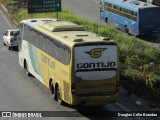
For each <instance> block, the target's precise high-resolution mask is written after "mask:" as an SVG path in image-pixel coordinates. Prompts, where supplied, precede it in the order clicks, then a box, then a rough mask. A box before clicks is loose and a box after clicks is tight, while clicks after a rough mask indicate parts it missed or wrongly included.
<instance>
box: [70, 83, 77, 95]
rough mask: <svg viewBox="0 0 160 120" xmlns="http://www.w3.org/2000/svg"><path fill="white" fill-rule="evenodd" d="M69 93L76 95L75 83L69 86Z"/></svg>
mask: <svg viewBox="0 0 160 120" xmlns="http://www.w3.org/2000/svg"><path fill="white" fill-rule="evenodd" d="M71 93H76V85H75V83H73V84H72V85H71Z"/></svg>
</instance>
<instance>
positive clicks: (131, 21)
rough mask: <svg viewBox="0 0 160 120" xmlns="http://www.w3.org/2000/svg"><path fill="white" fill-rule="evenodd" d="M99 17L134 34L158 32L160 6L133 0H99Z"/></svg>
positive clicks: (159, 30) (159, 27)
mask: <svg viewBox="0 0 160 120" xmlns="http://www.w3.org/2000/svg"><path fill="white" fill-rule="evenodd" d="M100 19H101V20H102V21H105V22H106V23H107V22H108V23H109V24H111V25H113V26H115V27H117V28H118V29H120V30H123V31H125V32H126V33H128V34H132V35H135V36H138V35H145V34H152V33H155V32H160V22H159V21H160V7H158V6H155V5H151V4H148V3H145V2H141V1H135V0H101V2H100Z"/></svg>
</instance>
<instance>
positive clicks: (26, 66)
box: [24, 60, 31, 76]
mask: <svg viewBox="0 0 160 120" xmlns="http://www.w3.org/2000/svg"><path fill="white" fill-rule="evenodd" d="M24 69H25V72H26V74H27V76H31V74H30V73H29V71H28V65H27V62H26V60H25V61H24Z"/></svg>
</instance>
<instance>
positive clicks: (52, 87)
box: [49, 80, 56, 100]
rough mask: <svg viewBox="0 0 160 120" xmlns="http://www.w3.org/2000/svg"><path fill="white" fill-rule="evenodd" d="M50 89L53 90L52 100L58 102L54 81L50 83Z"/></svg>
mask: <svg viewBox="0 0 160 120" xmlns="http://www.w3.org/2000/svg"><path fill="white" fill-rule="evenodd" d="M49 87H50V90H51V94H52V98H53V99H54V100H56V95H55V89H54V84H53V81H52V80H51V81H50V85H49Z"/></svg>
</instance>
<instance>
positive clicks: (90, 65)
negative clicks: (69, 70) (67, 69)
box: [77, 62, 116, 69]
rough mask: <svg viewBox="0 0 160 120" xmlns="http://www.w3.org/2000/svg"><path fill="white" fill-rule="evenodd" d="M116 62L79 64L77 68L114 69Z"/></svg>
mask: <svg viewBox="0 0 160 120" xmlns="http://www.w3.org/2000/svg"><path fill="white" fill-rule="evenodd" d="M115 66H116V62H97V63H78V64H77V68H89V69H92V68H114V67H115Z"/></svg>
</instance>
